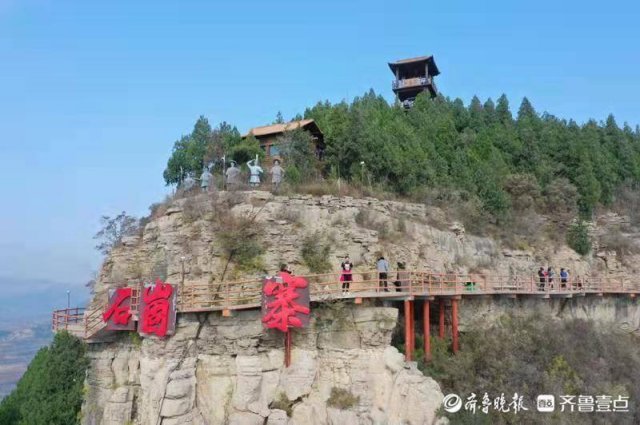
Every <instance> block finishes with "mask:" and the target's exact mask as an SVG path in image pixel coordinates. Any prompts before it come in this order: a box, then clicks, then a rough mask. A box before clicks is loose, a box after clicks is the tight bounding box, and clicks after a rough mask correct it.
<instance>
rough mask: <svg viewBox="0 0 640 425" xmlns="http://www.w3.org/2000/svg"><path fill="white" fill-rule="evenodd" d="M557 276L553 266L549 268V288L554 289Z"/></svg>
mask: <svg viewBox="0 0 640 425" xmlns="http://www.w3.org/2000/svg"><path fill="white" fill-rule="evenodd" d="M555 276H556V272H554V271H553V269H552V268H551V266H549V268H548V269H547V281H548V282H549V289H553V279H554V278H555Z"/></svg>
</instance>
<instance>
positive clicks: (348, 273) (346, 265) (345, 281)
mask: <svg viewBox="0 0 640 425" xmlns="http://www.w3.org/2000/svg"><path fill="white" fill-rule="evenodd" d="M340 267H341V268H342V273H341V274H340V281H341V282H342V295H346V294H347V293H348V292H349V285H350V283H351V282H353V263H352V262H351V260H350V259H349V256H348V255H347V256H346V257H344V261H343V262H342V264H340Z"/></svg>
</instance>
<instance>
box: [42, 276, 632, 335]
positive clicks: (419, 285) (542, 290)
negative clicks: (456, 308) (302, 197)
mask: <svg viewBox="0 0 640 425" xmlns="http://www.w3.org/2000/svg"><path fill="white" fill-rule="evenodd" d="M301 277H304V278H305V279H306V280H307V282H308V283H309V290H310V295H311V301H314V302H324V301H332V300H336V299H358V300H361V299H364V298H383V299H394V298H395V299H406V298H407V297H436V296H441V297H442V296H477V295H511V296H520V295H523V296H526V295H536V296H544V297H551V296H558V297H559V296H565V297H571V296H573V295H581V294H585V295H586V294H597V295H604V294H631V295H633V296H635V295H636V294H638V293H640V285H638V284H636V283H632V282H630V281H627V280H625V279H619V278H609V277H588V278H580V277H569V278H565V279H563V278H560V277H555V278H552V279H549V278H541V277H540V278H539V277H537V276H515V275H514V276H507V275H497V274H455V273H433V272H427V271H405V270H399V271H396V272H392V273H386V274H383V273H379V272H377V271H369V272H353V273H352V274H350V275H344V274H340V273H327V274H314V275H305V276H301ZM263 280H264V278H255V279H248V280H239V281H229V282H188V283H186V284H184V285H178V302H177V311H178V313H194V312H206V311H227V312H229V311H232V310H241V309H252V308H258V307H260V305H261V298H262V284H263ZM132 288H133V292H132V299H131V310H132V314H133V317H134V320H137V316H138V312H137V306H138V300H139V296H140V290H141V288H140V287H139V286H137V287H132ZM107 304H108V300H107V298H106V295H105V296H104V299H102V300H94V303H93V307H92V308H89V309H86V310H85V309H83V308H73V309H63V310H56V311H54V312H53V321H52V326H53V330H54V331H58V330H65V329H66V330H69V331H70V332H72V333H74V334H76V335H78V336H81V337H83V338H87V339H90V338H92V337H93V336H95V335H96V334H98V333H99V332H100V331H101V330H102V329H104V327H105V323H104V321H103V320H102V313H103V312H104V311H105V308H106V306H107Z"/></svg>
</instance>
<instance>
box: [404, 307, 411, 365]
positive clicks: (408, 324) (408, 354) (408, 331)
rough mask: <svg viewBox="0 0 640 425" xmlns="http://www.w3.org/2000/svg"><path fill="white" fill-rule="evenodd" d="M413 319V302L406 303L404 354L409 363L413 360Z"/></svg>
mask: <svg viewBox="0 0 640 425" xmlns="http://www.w3.org/2000/svg"><path fill="white" fill-rule="evenodd" d="M411 322H413V317H411V301H409V300H405V301H404V353H405V357H406V360H407V361H411V360H412V358H413V346H412V341H411V338H412V336H411V331H412V328H413V325H412V323H411Z"/></svg>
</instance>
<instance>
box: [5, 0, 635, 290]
mask: <svg viewBox="0 0 640 425" xmlns="http://www.w3.org/2000/svg"><path fill="white" fill-rule="evenodd" d="M524 3H525V2H517V1H493V2H479V1H456V0H452V1H441V2H429V1H424V0H422V1H405V2H391V1H378V0H368V1H357V0H356V1H345V0H340V1H335V0H324V1H303V0H297V1H278V0H272V1H244V0H235V1H223V0H221V1H215V2H214V1H201V2H196V1H181V2H175V1H174V2H168V1H167V2H165V1H158V0H156V1H136V2H131V1H115V0H112V1H108V2H107V1H103V2H87V1H75V2H71V1H54V0H48V1H47V0H0V194H2V200H3V201H4V202H3V204H2V206H0V290H3V289H4V288H3V285H5V286H7V285H13V286H15V283H13V282H16V279H19V281H21V282H29V281H38V282H43V281H45V282H56V284H57V285H59V286H60V291H61V293H62V294H64V292H65V290H66V288H74V290H76V291H80V289H77V288H81V287H82V285H83V284H84V283H85V282H86V281H87V280H89V279H90V278H91V275H92V272H94V271H95V270H97V269H98V268H99V266H100V264H101V261H102V258H101V255H100V254H99V253H98V252H97V251H96V250H95V249H94V245H95V241H94V240H93V239H92V236H93V235H94V234H95V233H96V232H97V231H98V230H99V218H100V216H102V215H115V214H117V213H119V212H120V211H123V210H125V211H127V213H129V214H132V215H136V216H142V215H145V214H147V212H148V206H149V205H151V204H152V203H154V202H157V201H160V200H162V198H163V197H164V195H165V194H166V193H167V192H168V191H169V190H170V189H168V188H167V187H165V185H164V182H163V180H162V171H163V170H164V167H165V165H166V161H167V159H168V158H169V155H170V153H171V149H172V146H173V143H174V141H175V140H176V139H178V138H179V137H180V136H181V135H183V134H187V133H189V132H190V131H191V129H192V127H193V124H194V123H195V121H196V119H197V118H198V116H200V115H204V116H206V117H207V118H208V119H209V120H210V122H211V123H212V124H213V125H217V124H218V123H219V122H220V121H223V120H224V121H227V122H230V123H232V124H234V125H236V126H238V128H239V129H240V130H241V131H245V130H247V129H249V128H250V127H253V126H257V125H263V124H268V123H270V122H272V121H273V120H274V118H275V116H276V114H277V112H278V111H281V112H282V114H283V115H284V117H285V118H291V117H293V116H294V115H296V114H297V113H302V112H303V111H304V109H305V108H306V107H308V106H312V105H313V104H314V103H315V102H317V101H319V100H330V101H332V102H339V101H341V100H343V99H347V100H351V99H353V97H355V96H358V95H361V94H362V93H364V92H365V91H367V90H369V89H370V88H373V89H374V90H375V91H376V92H377V93H380V94H382V95H384V96H385V97H386V98H387V99H389V100H390V101H391V100H392V99H393V93H392V91H391V80H392V77H393V76H392V74H391V72H390V70H389V68H388V66H387V62H389V61H395V60H398V59H402V58H407V57H414V56H421V55H427V54H433V55H434V56H435V59H436V62H437V64H438V67H439V69H440V71H441V75H440V76H438V77H437V80H436V81H437V84H438V87H439V89H440V90H441V92H442V93H443V94H444V95H446V96H449V97H451V98H455V97H460V98H461V99H463V100H464V101H465V103H468V102H469V100H470V99H471V97H472V96H473V95H478V96H479V97H480V98H481V99H482V100H483V101H484V100H485V99H486V98H488V97H491V98H493V99H494V100H495V99H496V98H497V97H499V96H500V95H501V94H502V93H505V94H507V96H508V98H509V99H510V101H511V107H512V109H515V110H517V107H518V105H519V103H520V101H521V99H522V97H523V96H527V97H528V98H529V99H530V100H531V101H532V103H533V105H534V106H535V107H536V109H537V110H538V111H539V112H542V111H548V112H549V113H552V114H554V115H558V116H560V117H563V118H574V119H576V120H577V121H579V122H584V121H585V120H587V119H589V118H596V119H598V120H603V119H605V118H606V116H607V115H608V114H609V113H613V114H614V115H615V117H616V119H617V120H618V123H620V124H622V123H623V122H625V121H626V122H629V123H630V124H631V125H632V126H635V125H636V124H639V123H640V114H639V113H640V103H639V102H638V99H640V81H639V78H638V77H639V76H640V47H638V41H640V26H639V25H638V24H637V23H638V17H639V16H640V4H639V3H637V2H634V1H619V0H611V1H608V2H605V3H603V2H601V1H599V2H596V1H591V0H582V1H576V0H566V1H562V2H561V1H557V0H556V1H549V0H539V1H536V2H526V3H528V4H524ZM28 285H29V284H28V283H25V288H28ZM38 287H39V286H38V285H35V284H34V288H38ZM63 297H64V298H65V300H66V296H64V295H63Z"/></svg>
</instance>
